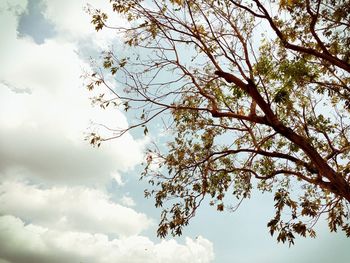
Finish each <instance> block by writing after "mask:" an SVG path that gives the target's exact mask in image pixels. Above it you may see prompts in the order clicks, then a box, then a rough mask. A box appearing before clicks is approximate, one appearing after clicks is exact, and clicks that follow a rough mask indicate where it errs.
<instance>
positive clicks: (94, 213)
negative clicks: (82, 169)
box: [0, 181, 151, 236]
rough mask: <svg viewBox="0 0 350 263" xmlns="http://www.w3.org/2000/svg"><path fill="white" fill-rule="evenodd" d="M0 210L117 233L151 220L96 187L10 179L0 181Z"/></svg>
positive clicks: (138, 228)
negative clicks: (41, 185) (40, 184)
mask: <svg viewBox="0 0 350 263" xmlns="http://www.w3.org/2000/svg"><path fill="white" fill-rule="evenodd" d="M129 201H130V200H129ZM0 213H1V214H11V215H14V216H17V217H20V218H22V219H24V220H25V221H26V222H36V223H39V224H40V225H41V226H45V227H49V226H54V227H55V228H57V229H64V230H67V229H68V230H70V229H75V230H78V231H86V232H92V233H106V234H117V235H120V236H130V235H136V234H139V233H140V232H141V231H142V230H144V229H146V228H147V227H149V226H150V224H151V220H150V219H149V218H148V217H147V216H146V215H145V214H142V213H138V212H136V211H135V210H133V209H131V208H128V207H125V206H122V205H119V204H117V203H115V202H112V201H111V200H110V198H109V196H107V194H105V193H103V192H101V191H99V190H95V189H91V188H86V187H52V188H47V189H40V188H39V187H38V186H36V185H27V184H25V183H23V182H10V181H8V182H3V183H1V184H0Z"/></svg>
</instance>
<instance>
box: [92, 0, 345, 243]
mask: <svg viewBox="0 0 350 263" xmlns="http://www.w3.org/2000/svg"><path fill="white" fill-rule="evenodd" d="M110 2H111V8H112V9H113V11H114V12H115V13H117V14H118V15H121V16H123V17H124V18H125V23H123V24H122V25H111V24H109V20H108V16H107V14H106V13H104V12H103V11H101V10H91V15H92V23H93V24H94V26H95V28H96V30H97V31H98V30H100V29H102V28H110V29H111V30H115V31H117V32H119V33H122V34H123V41H124V47H123V51H122V52H114V51H113V50H112V49H111V50H108V51H106V52H104V53H103V59H102V62H101V65H100V67H96V71H95V72H94V73H93V74H91V75H90V76H89V81H90V82H89V83H88V88H89V89H94V88H95V87H96V86H99V88H101V87H103V88H104V89H106V90H107V91H108V92H105V94H104V95H103V94H101V96H99V97H98V98H96V99H95V101H96V102H97V103H99V104H100V105H101V107H108V106H111V105H115V106H116V107H123V109H124V110H125V111H128V112H131V111H134V114H135V115H136V116H138V118H137V120H138V122H137V123H134V124H132V125H130V127H129V128H127V129H124V130H112V131H111V136H110V137H106V138H102V137H100V136H99V135H98V134H96V133H92V134H91V137H90V140H91V143H92V144H96V145H99V144H100V143H101V142H103V141H106V140H110V139H113V138H117V137H119V136H122V135H123V134H124V133H125V132H127V131H129V130H130V129H133V128H138V127H139V128H142V129H143V130H144V133H145V134H147V133H148V129H151V128H152V127H154V124H155V123H158V124H159V123H160V124H162V127H163V131H164V132H169V133H170V134H171V136H169V137H168V138H169V141H168V144H167V145H166V147H163V146H161V145H154V147H153V148H150V149H149V151H148V154H147V160H146V162H145V169H144V172H143V174H142V177H143V178H146V179H147V180H148V181H149V182H150V184H151V186H150V189H149V190H146V191H145V195H146V197H148V196H154V198H155V204H156V206H157V207H160V208H161V210H162V212H161V218H160V223H159V228H158V235H159V236H161V237H164V236H166V235H167V234H168V233H169V232H170V233H172V234H173V235H180V234H181V233H182V229H183V227H184V226H185V225H187V224H188V223H189V220H190V219H191V218H192V217H193V216H194V215H195V212H196V210H197V209H198V208H199V206H200V204H201V203H202V202H203V201H207V202H209V203H210V204H211V205H213V206H214V207H216V209H217V210H219V211H222V210H225V209H230V202H231V201H232V199H233V198H232V197H231V198H230V197H229V196H232V195H233V196H234V197H235V198H237V204H240V202H241V201H242V200H243V199H246V198H249V197H250V195H251V192H252V191H253V189H258V190H260V191H261V192H265V191H269V192H272V193H274V202H275V205H274V207H275V215H274V216H273V217H272V219H271V220H270V221H269V222H268V224H267V227H268V228H269V230H270V233H271V235H276V237H277V240H278V241H282V242H287V243H289V244H293V243H294V238H295V236H294V235H295V234H299V235H301V236H311V237H314V236H315V231H314V230H313V226H314V225H315V223H316V222H317V220H318V219H319V218H320V217H321V216H323V215H325V216H326V218H327V220H328V225H329V229H330V231H337V230H343V231H345V233H346V234H347V236H350V225H349V219H350V214H349V204H350V183H349V182H350V163H349V160H350V142H349V140H350V119H349V117H350V48H349V47H350V1H348V0H279V1H278V0H269V1H267V0H266V1H263V0H253V1H248V0H237V1H234V0H196V1H194V0H147V1H142V0H110ZM111 33H113V31H111ZM152 123H153V124H152ZM235 200H236V199H235ZM231 209H232V207H231Z"/></svg>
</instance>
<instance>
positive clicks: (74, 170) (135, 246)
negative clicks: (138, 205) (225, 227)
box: [0, 0, 213, 263]
mask: <svg viewBox="0 0 350 263" xmlns="http://www.w3.org/2000/svg"><path fill="white" fill-rule="evenodd" d="M41 2H42V3H46V7H47V8H46V10H42V9H40V11H42V14H43V15H44V18H43V17H41V18H40V19H48V20H49V22H48V23H47V25H52V26H54V27H55V33H56V35H50V39H48V38H45V39H44V38H43V39H42V41H39V42H40V45H39V44H37V43H35V42H34V41H33V38H32V37H31V36H30V34H31V33H30V31H27V36H26V35H25V34H24V35H23V34H22V35H21V34H19V33H20V32H18V21H19V19H20V18H19V15H21V14H23V12H24V11H25V8H26V7H27V1H25V0H14V1H5V2H4V1H0V13H1V15H0V35H1V36H2V40H1V41H0V57H1V58H2V60H1V63H2V66H1V67H0V156H1V158H0V215H1V216H0V244H1V246H0V263H22V262H26V263H31V262H33V263H34V262H35V263H40V262H45V263H46V262H52V263H55V262H57V263H58V262H60V263H61V262H75V263H76V262H84V263H87V262H94V263H95V262H101V263H105V262H106V263H107V262H108V263H110V262H122V263H127V262H130V263H131V262H133V263H136V262H140V263H141V262H142V263H143V262H146V263H147V262H152V263H154V262H155V263H163V262H164V263H165V262H166V263H172V262H180V263H181V262H195V263H206V262H210V261H211V260H212V259H213V248H212V243H211V242H210V241H208V240H206V239H204V238H202V237H199V238H198V239H195V240H192V239H189V238H187V239H186V241H185V243H184V244H179V243H178V242H176V241H175V240H168V241H162V242H160V243H154V242H153V241H151V240H150V239H149V238H148V237H144V236H141V234H142V231H143V230H145V229H146V228H149V227H150V225H151V224H152V220H151V219H150V218H149V217H148V216H146V215H145V214H143V213H140V212H137V211H136V210H135V209H134V205H135V202H134V200H133V199H132V197H131V196H129V195H124V196H123V197H122V198H121V199H120V200H119V203H117V202H115V201H113V200H112V198H111V196H112V195H111V194H109V193H107V192H104V190H101V189H104V188H105V186H106V184H108V183H109V182H110V180H111V179H113V180H115V181H116V183H117V184H118V185H119V186H120V187H122V186H124V184H125V183H124V181H125V180H124V177H123V176H124V175H125V173H126V172H130V171H132V169H133V168H134V167H135V166H136V165H137V164H139V163H140V161H141V159H142V157H143V149H144V146H145V144H146V143H147V139H142V140H135V139H134V138H133V137H132V136H131V135H130V134H125V135H124V136H123V137H122V138H121V139H119V140H115V141H113V142H109V143H108V144H102V147H101V148H99V149H95V148H92V147H91V146H90V145H88V143H87V142H86V141H84V140H83V139H84V136H85V134H84V133H85V132H86V131H87V127H89V124H90V123H91V122H93V121H98V122H101V123H104V124H106V125H108V126H110V127H127V126H128V120H127V119H126V117H125V115H124V114H123V113H122V112H120V111H119V110H118V109H107V110H102V109H100V108H99V107H91V104H90V101H89V97H90V96H92V94H89V93H88V92H87V91H86V90H85V89H84V87H83V85H82V79H81V78H80V75H81V74H82V72H83V69H87V70H89V65H87V64H86V60H85V59H83V58H82V57H81V56H80V54H81V51H82V50H83V49H85V48H86V46H84V45H82V43H87V44H86V45H88V46H89V48H90V50H89V51H91V50H94V51H96V52H97V51H98V50H100V49H101V48H102V47H105V46H107V45H110V44H111V41H112V40H113V39H115V38H114V37H115V36H113V35H112V34H111V33H110V32H102V34H98V37H96V38H95V36H96V35H93V33H94V30H93V28H92V26H91V24H90V22H89V20H90V18H89V17H88V15H87V14H84V13H83V12H82V7H83V6H84V5H85V3H84V1H78V0H77V1H70V0H65V1H61V0H42V1H41ZM89 2H91V3H92V4H93V5H95V6H96V7H99V4H100V3H101V1H98V0H92V1H89ZM33 3H35V1H31V4H33ZM104 5H106V6H107V5H108V10H111V9H110V7H109V3H108V1H106V2H105V3H104ZM28 19H35V16H33V17H30V18H28ZM113 19H116V21H117V20H118V19H119V21H121V20H120V18H118V17H116V16H115V17H114V18H113ZM41 22H45V21H41ZM45 23H46V22H45ZM3 25H6V26H3ZM37 42H38V41H37ZM121 196H122V194H121Z"/></svg>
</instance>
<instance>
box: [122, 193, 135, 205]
mask: <svg viewBox="0 0 350 263" xmlns="http://www.w3.org/2000/svg"><path fill="white" fill-rule="evenodd" d="M120 202H121V203H122V204H123V205H125V206H135V205H136V203H135V201H134V199H132V198H131V197H130V196H127V195H124V196H123V197H122V198H121V199H120Z"/></svg>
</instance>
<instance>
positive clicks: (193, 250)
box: [0, 216, 213, 263]
mask: <svg viewBox="0 0 350 263" xmlns="http://www.w3.org/2000/svg"><path fill="white" fill-rule="evenodd" d="M0 243H1V244H2V246H1V247H0V255H1V258H2V259H3V260H7V261H8V262H11V263H28V262H35V263H41V262H43V263H47V262H51V263H56V262H57V263H61V262H84V263H89V262H91V263H110V262H123V263H188V262H192V263H207V262H210V261H211V260H212V259H213V247H212V244H211V242H210V241H208V240H207V239H205V238H203V237H198V238H196V240H192V239H190V238H187V239H186V241H185V244H179V243H178V242H176V241H174V240H170V241H162V242H160V243H158V244H155V243H154V242H152V241H151V240H150V239H148V238H147V237H144V236H131V237H127V238H123V239H109V238H108V236H106V235H104V234H91V233H86V232H77V231H57V230H51V229H49V228H44V227H40V226H38V225H34V224H25V223H24V222H23V221H22V220H20V219H19V218H16V217H13V216H1V217H0ZM5 262H6V261H5Z"/></svg>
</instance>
